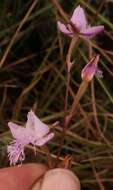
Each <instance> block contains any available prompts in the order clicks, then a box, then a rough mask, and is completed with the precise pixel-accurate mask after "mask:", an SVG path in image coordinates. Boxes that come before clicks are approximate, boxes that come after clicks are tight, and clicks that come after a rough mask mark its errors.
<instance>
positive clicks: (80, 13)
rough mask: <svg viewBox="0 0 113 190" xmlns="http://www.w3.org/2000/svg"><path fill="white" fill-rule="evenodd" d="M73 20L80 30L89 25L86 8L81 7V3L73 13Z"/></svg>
mask: <svg viewBox="0 0 113 190" xmlns="http://www.w3.org/2000/svg"><path fill="white" fill-rule="evenodd" d="M71 22H72V23H73V24H74V25H75V27H76V28H78V29H79V30H83V29H85V28H86V27H87V19H86V16H85V13H84V10H83V8H81V7H80V5H79V6H78V7H77V8H76V9H75V10H74V12H73V15H72V17H71Z"/></svg>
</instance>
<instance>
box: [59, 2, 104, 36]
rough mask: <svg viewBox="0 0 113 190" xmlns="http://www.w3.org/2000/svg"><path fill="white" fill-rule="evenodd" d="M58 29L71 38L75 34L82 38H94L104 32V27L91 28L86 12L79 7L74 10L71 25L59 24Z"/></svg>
mask: <svg viewBox="0 0 113 190" xmlns="http://www.w3.org/2000/svg"><path fill="white" fill-rule="evenodd" d="M57 25H58V29H59V30H60V31H61V32H63V33H64V34H66V35H67V36H69V37H73V36H74V35H75V34H79V35H80V36H81V37H85V38H92V37H94V36H95V35H96V34H97V33H99V32H102V31H103V30H104V26H103V25H99V26H90V25H88V23H87V19H86V16H85V12H84V10H83V8H82V7H81V6H80V5H79V6H77V8H76V9H75V10H74V12H73V14H72V17H71V19H70V23H68V24H67V25H64V24H63V23H62V22H60V21H58V22H57Z"/></svg>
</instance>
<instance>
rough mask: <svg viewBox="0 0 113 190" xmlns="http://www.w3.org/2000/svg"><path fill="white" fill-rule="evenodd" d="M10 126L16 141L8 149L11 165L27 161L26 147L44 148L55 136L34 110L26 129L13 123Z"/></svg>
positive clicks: (28, 117) (30, 114) (29, 116)
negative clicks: (30, 145) (29, 145)
mask: <svg viewBox="0 0 113 190" xmlns="http://www.w3.org/2000/svg"><path fill="white" fill-rule="evenodd" d="M8 126H9V128H10V130H11V133H12V135H13V137H14V139H15V140H13V141H12V142H11V144H10V145H9V146H8V147H7V152H8V156H9V160H10V164H13V165H15V164H16V163H18V162H20V163H21V162H22V161H23V160H24V159H25V153H24V149H25V146H26V145H28V144H32V145H34V146H43V145H44V144H45V143H47V142H48V141H49V140H51V139H52V138H53V136H54V134H53V133H49V127H48V126H47V125H46V124H44V123H43V122H42V121H40V119H39V118H38V117H37V116H36V115H35V114H34V112H33V111H32V110H31V111H30V112H28V115H27V122H26V125H25V128H24V127H22V126H20V125H17V124H15V123H13V122H9V123H8Z"/></svg>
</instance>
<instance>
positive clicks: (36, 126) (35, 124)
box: [26, 110, 49, 138]
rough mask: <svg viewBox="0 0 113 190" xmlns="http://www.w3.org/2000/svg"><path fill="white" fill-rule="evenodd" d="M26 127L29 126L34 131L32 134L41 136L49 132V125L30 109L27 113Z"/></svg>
mask: <svg viewBox="0 0 113 190" xmlns="http://www.w3.org/2000/svg"><path fill="white" fill-rule="evenodd" d="M27 118H28V120H27V123H26V128H30V129H32V130H33V131H34V136H36V137H37V138H41V137H43V136H44V135H46V134H47V133H48V132H49V127H48V126H47V125H46V124H45V123H43V122H42V121H41V120H40V119H39V118H38V117H37V116H36V115H35V114H34V112H33V111H32V110H31V111H30V112H28V115H27Z"/></svg>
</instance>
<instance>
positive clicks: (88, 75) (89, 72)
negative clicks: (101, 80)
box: [81, 55, 102, 82]
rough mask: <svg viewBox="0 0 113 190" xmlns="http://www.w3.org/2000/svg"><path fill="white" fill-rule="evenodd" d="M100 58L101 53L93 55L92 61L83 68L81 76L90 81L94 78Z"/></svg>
mask: <svg viewBox="0 0 113 190" xmlns="http://www.w3.org/2000/svg"><path fill="white" fill-rule="evenodd" d="M99 58H100V56H99V55H97V56H95V57H93V58H92V59H91V61H90V62H89V63H88V64H87V65H86V66H85V67H84V68H83V70H82V72H81V77H82V79H83V80H85V81H87V82H90V81H91V80H92V79H93V77H94V75H96V74H97V73H98V62H99ZM101 75H102V72H101Z"/></svg>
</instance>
